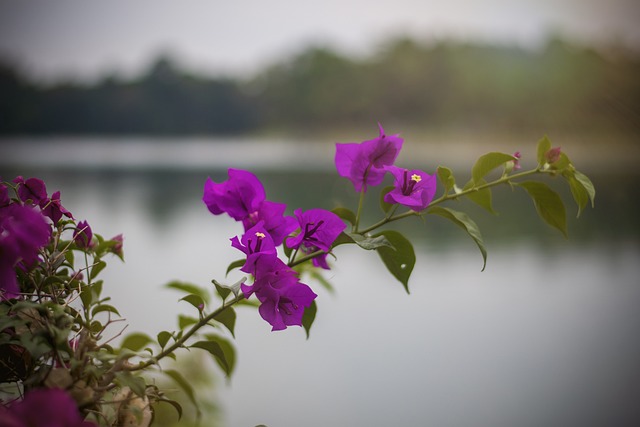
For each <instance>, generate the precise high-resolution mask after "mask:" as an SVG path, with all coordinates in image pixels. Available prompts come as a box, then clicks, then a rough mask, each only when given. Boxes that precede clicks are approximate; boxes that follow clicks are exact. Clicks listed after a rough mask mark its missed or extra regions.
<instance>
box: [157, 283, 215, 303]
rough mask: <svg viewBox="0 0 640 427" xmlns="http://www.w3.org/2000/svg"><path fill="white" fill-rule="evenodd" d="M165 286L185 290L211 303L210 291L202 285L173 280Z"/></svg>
mask: <svg viewBox="0 0 640 427" xmlns="http://www.w3.org/2000/svg"><path fill="white" fill-rule="evenodd" d="M165 287H166V288H169V289H176V290H178V291H184V292H186V293H188V294H193V295H197V296H199V297H200V299H201V300H202V301H204V302H206V303H209V293H208V292H207V291H206V290H205V289H202V288H201V287H200V286H198V285H194V284H193V283H186V282H179V281H173V282H170V283H167V284H166V285H165ZM183 299H184V298H183Z"/></svg>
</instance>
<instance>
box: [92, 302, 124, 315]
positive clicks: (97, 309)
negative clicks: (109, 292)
mask: <svg viewBox="0 0 640 427" xmlns="http://www.w3.org/2000/svg"><path fill="white" fill-rule="evenodd" d="M103 311H108V312H110V313H114V314H117V315H118V316H120V313H118V310H117V309H116V308H115V307H113V306H111V305H109V304H101V305H99V306H97V307H95V308H94V309H93V310H91V315H92V316H95V315H96V314H98V313H101V312H103Z"/></svg>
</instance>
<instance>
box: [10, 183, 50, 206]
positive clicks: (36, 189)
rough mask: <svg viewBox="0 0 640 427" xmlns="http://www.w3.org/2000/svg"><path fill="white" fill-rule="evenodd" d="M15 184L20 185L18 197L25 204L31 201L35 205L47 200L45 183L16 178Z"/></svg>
mask: <svg viewBox="0 0 640 427" xmlns="http://www.w3.org/2000/svg"><path fill="white" fill-rule="evenodd" d="M13 182H15V183H16V184H18V197H19V198H20V200H22V201H23V202H26V201H27V200H31V201H32V202H33V203H34V204H36V205H37V204H39V203H40V202H42V201H43V200H45V199H46V198H47V187H46V185H45V184H44V181H42V180H41V179H38V178H29V179H27V180H25V179H24V178H23V177H21V176H18V177H16V178H15V179H14V180H13Z"/></svg>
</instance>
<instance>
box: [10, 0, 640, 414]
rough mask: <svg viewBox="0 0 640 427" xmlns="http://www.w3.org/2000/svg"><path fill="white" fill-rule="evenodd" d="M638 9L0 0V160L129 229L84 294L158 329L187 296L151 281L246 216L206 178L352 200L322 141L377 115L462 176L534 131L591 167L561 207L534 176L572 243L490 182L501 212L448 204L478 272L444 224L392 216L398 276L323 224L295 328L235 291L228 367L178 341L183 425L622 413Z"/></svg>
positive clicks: (625, 5)
mask: <svg viewBox="0 0 640 427" xmlns="http://www.w3.org/2000/svg"><path fill="white" fill-rule="evenodd" d="M638 22H640V6H638V4H637V2H634V1H632V0H614V1H609V2H601V1H596V0H585V1H577V0H556V1H546V0H545V1H533V0H521V1H505V0H491V1H483V2H479V1H473V0H453V1H447V2H432V1H417V0H394V1H390V0H384V1H377V2H366V1H360V0H347V1H337V0H328V1H324V2H321V3H312V2H306V1H291V0H286V1H272V2H262V1H238V2H216V1H196V0H188V1H182V2H170V1H151V0H140V1H136V2H128V1H124V0H114V1H110V2H101V3H99V2H86V1H80V0H58V1H56V2H51V1H46V0H34V1H29V2H16V1H6V0H0V176H1V177H2V178H3V179H11V178H13V177H14V176H15V175H18V174H19V175H23V176H25V177H27V176H37V177H40V178H42V179H44V180H45V181H46V182H47V186H48V189H49V191H50V192H52V191H55V190H61V192H62V201H63V203H64V205H65V206H66V207H67V208H68V209H69V210H71V211H72V212H73V213H74V214H75V216H76V218H78V219H80V220H82V219H87V220H88V221H89V223H90V224H91V225H92V227H93V229H94V231H95V232H98V233H100V234H103V235H104V236H106V237H110V236H113V235H116V234H119V233H123V234H124V235H125V260H126V262H125V263H124V264H123V263H120V262H119V261H117V260H113V261H111V263H110V265H109V268H108V269H107V271H106V273H105V280H106V285H105V291H106V290H107V289H108V290H110V292H109V293H110V295H111V296H112V298H113V300H112V302H113V305H115V306H116V307H118V308H119V311H120V312H121V313H122V314H123V315H124V316H125V317H126V318H127V320H128V323H129V324H130V326H129V329H128V330H129V331H135V330H142V331H145V332H148V333H150V334H154V333H156V332H158V331H161V330H172V329H175V328H176V316H177V315H178V313H181V312H183V313H187V312H188V311H189V306H188V305H187V304H184V303H178V302H177V300H178V298H179V297H180V295H177V294H176V293H175V292H173V291H170V290H167V289H165V288H163V287H162V285H163V284H165V283H167V282H169V281H171V280H174V279H179V280H184V281H190V282H194V283H198V284H201V285H205V286H206V285H207V284H208V283H210V281H211V279H213V278H216V279H218V280H224V277H223V276H224V271H225V270H226V266H227V265H228V264H229V262H231V261H233V260H235V259H237V258H238V256H237V254H236V253H235V251H233V250H232V248H231V247H230V246H229V243H228V239H229V238H230V237H233V236H235V235H237V234H240V233H241V232H242V230H241V229H240V228H239V227H238V225H237V224H235V223H234V222H233V221H232V220H231V219H229V218H226V217H220V218H217V217H213V216H212V215H211V214H210V213H209V212H208V211H207V210H206V208H205V207H204V205H203V204H202V203H201V201H200V198H201V196H202V186H203V183H204V181H205V179H206V178H207V177H208V176H210V177H211V178H212V179H214V180H215V181H221V180H224V179H226V178H225V176H226V169H227V168H228V167H236V168H245V169H250V170H252V171H253V172H254V173H256V174H257V175H258V176H259V177H260V179H261V180H262V181H263V182H264V184H265V187H266V189H267V197H268V198H269V199H270V200H274V201H283V202H286V203H287V204H288V205H289V207H290V209H289V212H290V213H291V212H292V211H293V209H295V208H296V207H302V208H304V209H308V208H312V207H318V206H319V207H325V208H329V209H330V208H333V207H335V206H337V205H339V204H341V205H345V206H347V207H350V208H352V209H354V208H355V206H356V204H357V197H356V196H355V195H354V194H353V191H352V187H350V184H349V183H348V182H345V180H343V179H340V178H338V177H337V175H336V174H335V172H334V169H333V164H332V159H333V152H334V143H335V142H357V141H361V140H364V139H370V138H372V137H375V136H376V135H377V124H376V123H377V122H380V123H382V124H383V125H384V127H385V129H386V130H387V131H388V132H389V133H400V134H401V136H402V137H404V138H405V146H404V149H403V152H402V153H401V155H400V157H399V159H398V163H399V164H402V165H404V166H406V167H416V168H421V169H424V170H427V171H434V170H435V168H436V167H437V166H438V165H445V166H448V167H450V168H452V169H453V171H454V173H455V174H456V176H457V177H458V181H459V182H464V181H466V179H467V178H468V176H469V171H470V168H471V166H472V165H473V162H474V161H475V159H476V158H477V157H478V156H479V155H481V154H483V153H485V152H487V151H505V152H510V153H511V152H515V151H521V152H522V154H523V165H524V166H525V167H527V166H529V167H532V166H534V161H535V144H536V142H537V140H538V139H539V138H541V137H542V136H543V135H545V134H546V135H548V136H549V138H550V139H551V141H552V142H553V143H554V145H558V146H561V147H562V149H563V151H565V152H567V153H568V154H569V156H570V158H571V159H572V160H573V162H574V164H576V166H577V167H578V169H579V170H581V171H583V172H584V173H586V174H588V175H589V176H590V177H591V178H592V180H593V182H594V184H595V186H596V190H597V196H596V206H595V208H593V209H591V208H588V209H587V210H586V211H585V212H583V213H582V215H581V217H580V218H579V219H576V218H575V216H576V213H577V210H576V209H575V206H574V205H573V204H572V202H571V198H570V193H569V192H568V191H567V189H566V188H564V187H563V186H562V185H560V184H562V183H561V182H556V181H550V182H549V183H550V185H552V186H553V187H554V188H557V189H558V191H560V192H561V193H562V194H563V196H564V198H565V201H566V202H567V207H568V220H569V234H570V237H569V239H568V240H565V239H564V238H563V237H562V236H561V235H560V234H559V233H557V232H555V231H553V230H550V229H549V228H548V227H546V226H545V225H544V224H542V223H541V222H540V220H539V219H538V218H537V215H536V213H535V210H534V208H533V205H532V204H531V201H530V200H529V199H528V198H527V196H526V195H525V194H522V193H521V192H518V191H512V190H511V189H510V188H508V187H505V188H501V189H497V190H496V191H495V192H494V204H495V207H496V210H497V211H498V212H499V215H497V216H492V215H490V214H488V213H487V212H485V211H482V210H481V209H479V208H477V207H475V206H472V205H471V204H468V203H465V202H461V203H459V204H456V205H452V207H454V208H455V209H460V210H465V211H467V212H469V214H470V215H471V216H472V217H473V219H474V220H475V221H476V222H477V223H478V224H479V226H480V227H481V230H482V232H483V235H484V238H485V243H486V245H487V247H488V250H489V259H488V265H487V268H486V270H485V271H484V272H481V271H480V269H481V266H482V261H481V256H480V254H479V253H478V252H477V251H476V249H475V245H474V244H473V242H472V241H471V240H469V239H468V238H467V237H466V236H465V235H463V233H462V232H461V231H460V230H459V229H457V228H456V227H455V226H453V225H451V224H449V223H446V222H445V221H443V220H442V221H440V220H438V219H430V220H429V221H427V222H426V223H422V222H420V221H417V220H416V221H415V222H414V223H407V224H401V225H400V229H401V230H402V231H403V232H405V233H407V234H408V235H410V236H411V237H412V239H414V243H415V246H416V251H417V257H418V263H417V265H416V268H415V270H414V273H413V276H412V279H411V281H410V289H411V295H407V294H406V293H405V292H404V290H403V289H402V286H401V285H399V284H398V283H396V282H395V281H394V279H393V278H392V277H391V276H390V275H389V274H388V272H386V270H385V269H384V267H383V266H382V264H381V263H380V262H379V260H378V258H377V256H376V255H375V254H373V253H364V252H359V251H357V250H355V249H352V248H345V247H340V248H339V249H338V250H336V255H337V257H338V260H337V262H335V263H334V267H333V268H332V270H331V271H330V272H328V273H327V274H325V277H326V278H327V279H328V280H329V281H330V282H331V283H332V284H333V286H334V287H335V291H334V292H330V291H328V290H326V289H325V288H323V287H321V286H317V285H316V287H315V288H314V290H316V292H317V293H318V294H319V297H318V306H319V311H318V316H317V318H316V323H315V324H314V326H313V328H312V330H311V337H310V339H308V340H307V339H306V337H305V334H304V331H302V330H300V329H297V328H290V329H288V330H286V331H284V332H279V333H271V332H270V328H269V325H267V324H266V323H265V322H264V321H262V320H261V319H260V318H259V316H258V314H257V313H256V312H255V311H252V310H249V309H239V310H238V311H239V319H238V325H237V327H236V340H235V343H236V344H237V350H238V362H237V367H236V372H235V374H234V376H233V377H232V378H231V380H229V381H227V380H225V379H224V378H223V377H222V375H221V374H220V373H219V371H217V370H216V368H215V367H213V366H212V364H211V363H209V361H208V360H207V359H206V358H205V357H202V358H201V357H199V356H198V355H197V354H192V355H190V356H189V358H188V362H187V363H185V364H183V365H182V366H181V369H183V371H184V372H185V375H187V376H188V377H189V378H190V381H192V382H193V384H194V386H195V387H197V388H198V390H199V398H200V399H201V400H202V401H203V403H204V407H205V409H206V411H205V413H206V415H205V419H204V420H203V425H221V426H234V427H235V426H238V427H240V426H254V425H257V424H266V425H268V426H271V427H274V426H280V427H287V426H311V427H313V426H324V425H335V426H365V425H366V426H388V425H403V426H405V425H406V426H414V425H432V426H463V427H464V426H474V427H476V426H487V427H492V426H493V427H495V426H505V427H506V426H540V425H545V426H563V427H564V426H603V425H607V426H609V425H615V426H635V425H640V405H638V402H639V401H640V362H639V361H640V342H639V339H638V334H637V325H638V324H639V322H640V310H639V308H640V280H639V279H638V278H639V277H640V264H639V263H638V261H639V255H640V228H639V226H638V220H637V212H638V184H639V175H638V166H639V165H640V147H639V145H638V143H639V141H638V137H639V135H640V79H639V78H638V76H640V25H638ZM367 202H368V204H369V206H368V207H369V209H368V212H370V214H369V216H368V217H367V218H365V220H367V221H374V220H375V219H376V215H377V209H378V208H377V206H376V204H377V201H376V196H375V195H373V194H372V195H371V197H370V198H369V200H368V201H367ZM233 279H234V277H230V278H229V279H228V280H233ZM310 284H311V283H310ZM176 395H178V393H177V392H176ZM185 409H186V412H187V415H188V416H187V417H186V418H187V419H188V418H189V415H192V413H193V411H192V410H191V409H189V404H188V402H186V403H185ZM158 414H159V416H158V417H157V418H158V422H159V425H174V424H175V422H176V420H175V415H174V414H172V413H171V412H170V411H166V412H159V413H158ZM183 424H184V425H187V423H183Z"/></svg>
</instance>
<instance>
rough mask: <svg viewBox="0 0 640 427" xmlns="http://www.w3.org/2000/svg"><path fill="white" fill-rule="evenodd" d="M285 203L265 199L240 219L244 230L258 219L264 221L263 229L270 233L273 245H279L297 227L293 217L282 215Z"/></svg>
mask: <svg viewBox="0 0 640 427" xmlns="http://www.w3.org/2000/svg"><path fill="white" fill-rule="evenodd" d="M286 208H287V205H285V204H284V203H276V202H271V201H269V200H265V201H264V202H262V204H260V207H259V208H258V210H256V211H255V212H253V213H251V214H250V215H249V216H248V217H247V218H245V219H243V220H242V224H243V225H244V229H245V230H249V229H250V228H251V227H253V226H254V225H256V224H257V223H258V222H259V221H263V222H264V228H265V230H266V231H267V232H268V233H269V234H270V235H271V238H272V239H273V243H274V244H275V246H280V245H281V244H282V242H283V241H284V238H285V237H287V236H288V235H289V234H290V233H291V232H292V231H293V230H295V229H296V228H297V227H298V223H297V221H296V220H295V218H293V217H291V216H284V215H283V214H284V211H285V209H286Z"/></svg>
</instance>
